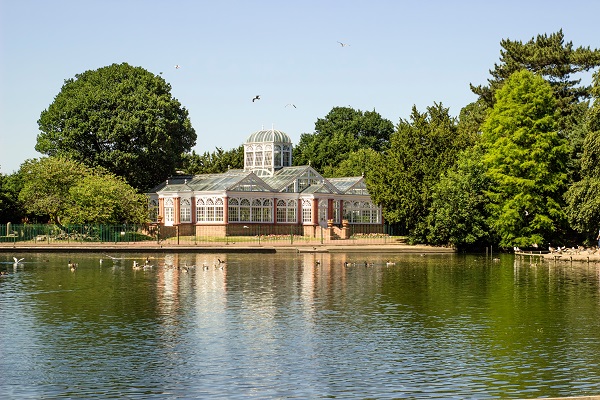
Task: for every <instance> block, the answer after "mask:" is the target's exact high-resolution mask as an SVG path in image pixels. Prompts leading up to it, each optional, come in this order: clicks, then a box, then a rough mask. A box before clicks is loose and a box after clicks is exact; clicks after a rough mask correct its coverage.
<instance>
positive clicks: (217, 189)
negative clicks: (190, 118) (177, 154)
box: [148, 129, 383, 239]
mask: <svg viewBox="0 0 600 400" xmlns="http://www.w3.org/2000/svg"><path fill="white" fill-rule="evenodd" d="M244 153H245V158H244V169H240V170H229V171H227V172H225V173H221V174H203V175H177V176H174V177H171V178H169V179H168V180H166V181H165V182H163V183H161V184H159V185H158V186H156V187H155V188H154V189H152V190H151V191H150V193H148V197H149V205H150V211H151V216H152V219H153V220H154V222H155V223H156V224H160V225H161V231H160V232H161V235H163V236H164V235H166V236H169V235H171V234H172V231H173V232H175V231H174V228H175V227H177V231H176V233H177V234H179V235H195V236H201V235H202V234H210V235H211V236H232V235H235V236H238V235H239V236H248V235H250V236H252V235H255V234H256V232H257V231H258V232H262V233H263V234H264V233H268V234H281V235H289V234H291V233H293V234H294V235H303V236H311V237H316V236H317V233H321V232H322V231H323V230H324V231H325V232H326V234H327V235H329V237H330V238H332V239H346V238H348V237H349V235H350V233H349V232H350V231H351V232H352V233H354V234H355V233H382V232H383V221H382V217H381V208H380V207H378V206H377V205H375V204H374V203H373V202H372V200H371V196H370V195H369V192H368V190H367V187H366V184H365V181H364V178H363V177H362V176H358V177H345V178H325V177H323V176H322V175H321V174H320V173H318V172H317V171H316V170H315V169H313V168H312V167H311V166H310V165H305V166H292V143H291V139H290V137H289V136H288V135H287V134H285V133H284V132H281V131H278V130H275V129H270V130H260V131H258V132H254V133H253V134H251V135H250V136H249V137H248V139H247V140H246V142H245V143H244ZM319 228H322V229H319ZM169 232H171V233H169Z"/></svg>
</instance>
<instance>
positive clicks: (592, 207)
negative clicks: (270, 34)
mask: <svg viewBox="0 0 600 400" xmlns="http://www.w3.org/2000/svg"><path fill="white" fill-rule="evenodd" d="M565 200H566V202H567V207H566V213H567V217H568V218H569V223H570V224H571V227H573V229H575V230H576V231H577V232H579V233H582V234H584V236H585V237H586V239H587V242H588V243H593V240H594V239H595V238H596V234H597V233H598V227H600V178H593V177H585V178H583V179H582V180H581V181H579V182H576V183H574V184H573V185H571V186H570V187H569V190H568V191H567V192H566V193H565Z"/></svg>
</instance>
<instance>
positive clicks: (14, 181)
mask: <svg viewBox="0 0 600 400" xmlns="http://www.w3.org/2000/svg"><path fill="white" fill-rule="evenodd" d="M21 187H22V183H21V179H20V175H19V174H18V173H13V174H10V175H3V174H0V223H7V222H12V223H20V222H22V221H23V220H25V219H26V218H27V215H26V214H25V211H24V210H23V208H22V207H21V205H20V203H19V192H20V191H21Z"/></svg>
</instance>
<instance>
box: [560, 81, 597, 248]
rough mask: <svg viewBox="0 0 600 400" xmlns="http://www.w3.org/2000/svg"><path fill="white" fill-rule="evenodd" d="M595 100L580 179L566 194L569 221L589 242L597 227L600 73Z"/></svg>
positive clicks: (584, 144) (585, 142)
mask: <svg viewBox="0 0 600 400" xmlns="http://www.w3.org/2000/svg"><path fill="white" fill-rule="evenodd" d="M593 93H594V97H595V101H594V104H593V106H592V108H590V110H589V112H588V115H587V119H586V128H587V132H588V134H587V135H586V137H585V140H584V142H583V146H582V147H583V155H582V157H581V177H582V178H581V180H580V181H579V182H575V183H574V184H573V185H571V186H570V187H569V190H567V192H566V193H565V200H566V202H567V208H566V212H567V215H568V218H569V223H570V224H571V226H572V227H573V228H574V229H576V230H577V231H578V232H579V233H582V234H584V235H585V236H586V238H587V239H588V241H590V242H591V241H592V240H594V239H595V235H596V232H597V229H598V227H599V226H600V72H597V73H596V74H595V75H594V89H593Z"/></svg>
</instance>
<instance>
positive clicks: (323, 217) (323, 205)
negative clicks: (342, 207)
mask: <svg viewBox="0 0 600 400" xmlns="http://www.w3.org/2000/svg"><path fill="white" fill-rule="evenodd" d="M328 209H329V205H328V200H327V199H319V223H327V210H328Z"/></svg>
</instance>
